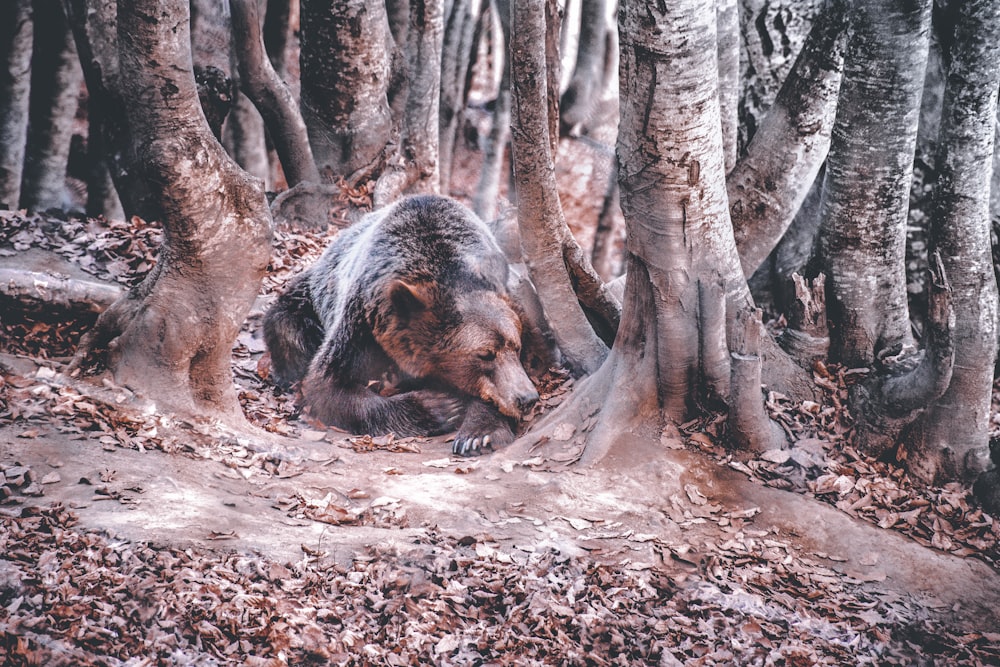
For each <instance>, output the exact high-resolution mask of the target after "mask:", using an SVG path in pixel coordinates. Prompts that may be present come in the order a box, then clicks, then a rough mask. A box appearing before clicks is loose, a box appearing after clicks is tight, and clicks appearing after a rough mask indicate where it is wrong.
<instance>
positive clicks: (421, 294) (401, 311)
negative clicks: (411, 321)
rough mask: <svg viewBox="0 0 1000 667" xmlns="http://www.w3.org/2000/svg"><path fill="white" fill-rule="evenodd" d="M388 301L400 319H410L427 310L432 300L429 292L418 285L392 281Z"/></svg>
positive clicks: (423, 286) (424, 287)
mask: <svg viewBox="0 0 1000 667" xmlns="http://www.w3.org/2000/svg"><path fill="white" fill-rule="evenodd" d="M389 300H390V302H391V303H392V307H393V309H394V310H395V311H396V314H397V315H398V316H400V317H411V316H413V315H416V314H418V313H420V312H423V311H424V310H425V309H427V308H429V307H430V305H431V303H432V299H431V294H430V290H429V289H428V288H427V286H426V285H421V284H420V283H408V282H406V281H404V280H399V279H396V280H393V281H392V284H390V285H389Z"/></svg>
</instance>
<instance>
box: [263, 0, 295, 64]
mask: <svg viewBox="0 0 1000 667" xmlns="http://www.w3.org/2000/svg"><path fill="white" fill-rule="evenodd" d="M262 30H263V37H264V50H265V51H267V58H268V60H270V61H271V67H272V68H274V71H275V73H276V74H277V75H278V78H279V79H281V80H282V81H286V82H287V81H288V78H289V77H288V43H289V42H290V41H292V39H293V32H292V0H267V9H266V10H265V12H264V27H263V29H262Z"/></svg>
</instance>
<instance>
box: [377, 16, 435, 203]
mask: <svg viewBox="0 0 1000 667" xmlns="http://www.w3.org/2000/svg"><path fill="white" fill-rule="evenodd" d="M406 35H407V42H406V43H405V45H406V62H407V72H408V73H409V85H408V88H407V93H406V107H405V109H404V112H403V132H402V137H401V140H400V149H399V152H398V153H397V155H396V156H395V158H394V160H393V161H392V163H391V164H390V165H389V167H388V169H387V170H386V172H385V173H384V174H383V175H382V176H381V177H380V178H379V180H378V183H377V184H376V187H375V195H374V203H375V205H376V206H383V205H386V204H390V203H392V202H393V201H394V200H395V199H396V198H398V197H399V195H400V194H402V193H404V192H438V191H439V190H440V170H439V167H440V163H439V160H438V152H439V151H438V146H439V141H440V138H439V131H440V130H439V125H438V116H439V113H438V109H439V105H440V100H441V97H440V94H439V91H440V90H441V78H440V77H441V49H442V39H443V35H444V7H443V0H424V1H422V2H413V3H412V4H410V21H409V26H408V29H407V31H406Z"/></svg>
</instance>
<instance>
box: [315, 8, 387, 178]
mask: <svg viewBox="0 0 1000 667" xmlns="http://www.w3.org/2000/svg"><path fill="white" fill-rule="evenodd" d="M301 41H302V45H301V51H300V54H299V69H300V72H301V83H302V99H301V106H302V117H303V118H304V119H305V121H306V127H307V128H308V129H309V143H310V144H311V145H312V150H313V156H314V157H315V158H316V164H317V166H318V167H319V170H320V173H321V174H322V176H323V178H324V179H326V180H329V181H332V180H334V178H335V177H337V176H343V177H344V178H346V179H347V180H348V181H349V183H350V184H352V185H354V184H356V182H357V181H359V180H361V179H363V178H365V177H367V176H368V175H369V174H370V173H371V172H372V171H373V170H380V163H381V161H382V160H383V158H384V156H383V151H384V150H385V147H386V145H387V144H388V143H389V141H390V138H391V136H392V129H393V122H392V120H393V119H392V112H391V110H390V107H389V95H390V93H391V91H390V82H391V80H392V62H393V52H392V48H393V41H392V35H391V34H390V32H389V22H388V20H387V18H386V13H385V4H384V3H383V2H367V1H366V0H302V5H301Z"/></svg>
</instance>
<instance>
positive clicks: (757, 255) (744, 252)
mask: <svg viewBox="0 0 1000 667" xmlns="http://www.w3.org/2000/svg"><path fill="white" fill-rule="evenodd" d="M845 27H846V3H845V2H842V1H841V0H831V1H830V2H828V3H827V6H826V8H825V10H824V11H823V12H822V13H821V14H820V15H819V16H818V17H817V18H816V20H815V22H814V23H813V28H812V31H811V32H810V34H809V37H808V38H807V39H806V42H805V44H804V45H803V47H802V50H801V51H800V52H799V56H798V59H797V60H796V63H795V66H794V67H793V68H792V71H791V72H790V73H789V75H788V78H787V79H786V80H785V83H784V85H783V86H782V87H781V90H780V91H779V93H778V96H777V98H776V99H775V101H774V104H773V105H772V106H771V108H770V109H769V110H768V112H767V115H766V116H765V117H764V119H763V122H762V123H761V126H760V128H759V129H758V131H757V133H756V134H754V138H753V140H752V141H751V142H750V145H749V146H748V147H747V153H746V155H745V156H744V157H743V158H742V159H740V161H739V162H738V163H737V165H736V167H735V168H734V169H733V170H732V171H730V172H729V177H728V180H727V188H728V191H729V207H730V212H731V214H732V218H733V227H734V231H735V233H736V247H737V248H738V249H739V252H740V262H741V263H742V265H743V273H744V275H746V276H747V277H749V276H751V275H753V273H754V272H755V271H756V270H757V268H758V267H759V266H760V264H761V262H763V261H764V260H765V259H766V258H767V256H768V255H769V254H770V253H771V251H772V250H773V249H774V247H775V246H776V245H777V244H778V242H779V241H780V240H781V239H782V237H783V236H784V234H785V232H786V231H787V230H788V227H789V225H791V223H792V220H793V219H794V218H795V215H796V213H797V212H798V210H799V208H800V207H801V205H802V202H803V200H804V199H805V198H806V195H807V194H808V193H809V191H810V189H811V188H812V185H813V183H814V182H815V180H816V174H817V173H818V172H819V169H820V167H821V166H822V164H823V161H824V160H825V159H826V155H827V151H828V149H829V146H830V132H831V130H832V128H833V121H834V118H835V116H836V110H837V94H838V92H839V90H840V78H841V71H842V67H843V57H844V47H845V45H846V42H847V35H846V32H845Z"/></svg>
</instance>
